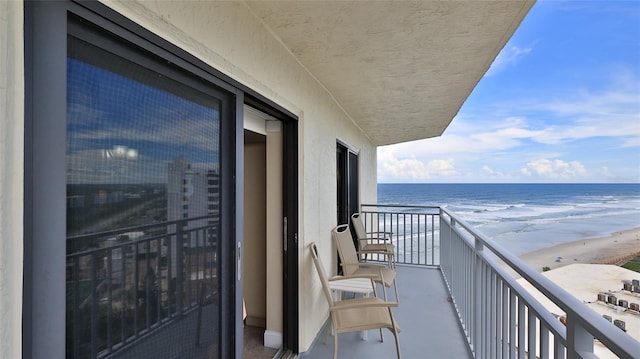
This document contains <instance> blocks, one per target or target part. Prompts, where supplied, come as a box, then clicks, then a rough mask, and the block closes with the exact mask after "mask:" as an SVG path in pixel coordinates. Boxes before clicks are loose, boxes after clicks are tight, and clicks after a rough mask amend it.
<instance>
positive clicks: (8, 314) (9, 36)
mask: <svg viewBox="0 0 640 359" xmlns="http://www.w3.org/2000/svg"><path fill="white" fill-rule="evenodd" d="M22 14H23V4H22V2H19V1H0V358H20V357H21V355H22V260H23V241H22V237H23V230H22V226H23V208H24V207H23V198H24V195H23V193H24V192H23V179H24V177H23V172H24V151H23V149H24V121H23V118H24V65H23V64H24V58H23V53H24V50H23V40H24V39H23V15H22Z"/></svg>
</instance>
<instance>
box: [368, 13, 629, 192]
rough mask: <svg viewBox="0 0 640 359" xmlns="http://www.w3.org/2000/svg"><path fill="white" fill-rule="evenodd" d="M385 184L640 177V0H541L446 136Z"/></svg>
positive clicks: (401, 153) (383, 155) (391, 163)
mask: <svg viewBox="0 0 640 359" xmlns="http://www.w3.org/2000/svg"><path fill="white" fill-rule="evenodd" d="M378 182H379V183H394V182H395V183H403V182H424V183H455V182H461V183H484V182H494V183H521V182H530V183H546V182H552V183H564V182H568V183H582V182H585V183H586V182H595V183H611V182H633V183H636V182H640V1H587V2H577V1H538V3H536V4H535V5H534V6H533V8H532V9H531V11H530V12H529V14H528V15H527V17H526V18H525V19H524V21H523V22H522V24H521V25H520V27H519V28H518V29H517V30H516V33H515V34H514V35H513V37H512V38H511V40H510V41H509V42H508V43H507V45H506V46H505V47H504V49H503V50H502V51H501V53H500V54H499V55H498V57H497V58H496V60H495V61H494V63H493V65H492V66H491V68H490V69H489V71H488V72H487V73H486V74H485V76H484V78H483V79H482V80H481V81H480V83H479V84H478V85H477V86H476V88H475V90H474V91H473V92H472V94H471V95H470V96H469V98H468V99H467V101H466V102H465V104H464V105H463V107H462V108H461V109H460V111H459V112H458V114H457V116H456V117H455V118H454V119H453V121H452V123H451V124H450V125H449V127H448V128H447V129H446V131H445V133H444V134H443V135H442V136H441V137H437V138H431V139H426V140H421V141H414V142H407V143H402V144H397V145H392V146H384V147H379V148H378Z"/></svg>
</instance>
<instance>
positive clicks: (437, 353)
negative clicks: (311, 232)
mask: <svg viewBox="0 0 640 359" xmlns="http://www.w3.org/2000/svg"><path fill="white" fill-rule="evenodd" d="M362 213H363V220H364V221H365V223H366V225H367V229H368V231H376V230H378V231H380V232H383V231H384V232H394V242H395V245H396V251H397V252H396V258H397V261H398V263H399V264H398V286H399V291H400V294H399V295H400V305H399V307H398V308H396V309H395V310H394V315H395V316H396V320H397V321H398V323H399V325H400V327H401V329H402V332H401V333H400V345H401V351H402V355H403V356H404V357H407V358H414V357H425V353H428V354H429V357H434V358H445V357H446V358H466V357H475V358H492V359H493V358H525V357H527V358H604V357H607V358H608V357H620V358H634V357H637V355H638V353H640V342H638V341H636V340H635V339H633V338H632V337H631V336H629V335H627V334H625V333H624V332H623V331H621V330H620V329H619V328H617V327H615V326H614V325H611V323H609V322H608V321H607V320H606V319H604V318H602V317H601V316H600V315H598V314H597V313H596V312H594V311H593V310H591V309H590V308H588V307H587V306H586V305H584V304H583V303H582V302H580V301H579V300H577V299H576V298H575V297H573V296H572V295H570V294H569V293H567V292H566V291H564V290H563V289H561V288H560V287H558V286H557V285H556V284H554V283H553V282H551V281H550V280H549V279H547V278H546V277H545V276H543V275H541V274H540V273H538V272H536V271H534V270H533V269H532V268H530V267H529V266H527V265H526V264H524V263H523V262H522V261H521V260H520V259H518V258H517V257H515V256H514V255H513V254H511V253H509V252H508V251H506V250H504V249H503V248H502V247H501V246H500V245H498V244H497V243H495V242H494V241H492V240H491V239H489V238H487V237H486V236H484V235H482V234H481V233H478V232H476V231H474V229H473V228H471V227H470V226H469V225H468V224H466V223H465V222H464V220H462V219H461V218H459V217H457V216H456V215H455V214H453V213H450V212H449V211H447V210H446V209H443V208H438V207H407V206H390V205H389V206H388V205H363V206H362ZM374 259H375V258H374ZM514 273H515V274H514ZM516 277H522V278H524V279H526V280H527V281H528V282H529V283H530V284H531V285H532V286H533V287H535V288H536V289H538V290H539V291H540V292H541V293H543V294H544V296H546V298H547V299H549V300H550V301H551V302H553V303H555V304H556V305H557V306H558V307H560V308H561V309H562V310H563V311H564V312H565V313H566V319H564V318H563V320H562V322H561V320H560V319H559V318H558V317H556V316H554V315H553V314H552V313H550V312H549V311H548V310H546V309H545V308H544V307H543V305H542V304H540V302H538V301H537V300H536V299H534V297H533V296H532V295H531V294H530V293H529V292H528V291H527V290H525V289H524V288H523V287H522V286H521V285H520V284H519V283H518V281H516ZM637 314H640V313H637ZM318 338H319V339H317V342H316V343H314V345H313V346H312V349H311V350H310V351H309V352H307V353H303V354H301V356H300V357H301V358H329V357H331V353H332V349H333V346H332V344H331V342H329V344H327V345H325V344H324V343H323V339H324V333H322V335H319V336H318ZM360 338H361V337H360V335H359V334H358V333H349V334H342V335H341V336H340V338H339V350H340V355H341V357H350V358H370V357H389V358H391V357H395V346H394V342H393V338H392V336H391V335H390V334H388V335H387V340H385V341H384V342H383V343H381V342H380V340H379V335H378V334H377V332H376V331H370V334H369V336H368V338H369V339H368V341H366V342H365V341H362V340H361V339H360Z"/></svg>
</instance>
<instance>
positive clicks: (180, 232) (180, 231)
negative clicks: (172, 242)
mask: <svg viewBox="0 0 640 359" xmlns="http://www.w3.org/2000/svg"><path fill="white" fill-rule="evenodd" d="M184 226H185V221H180V222H178V223H176V313H177V315H178V316H181V315H182V289H183V286H182V284H183V283H182V281H183V279H184V278H183V277H184V275H183V268H182V267H183V263H182V250H183V248H182V242H183V241H184V238H183V236H184Z"/></svg>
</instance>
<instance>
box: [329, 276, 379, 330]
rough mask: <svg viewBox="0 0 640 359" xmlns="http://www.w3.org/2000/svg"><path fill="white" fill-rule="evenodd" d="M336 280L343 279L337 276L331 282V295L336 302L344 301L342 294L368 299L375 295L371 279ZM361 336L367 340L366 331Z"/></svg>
mask: <svg viewBox="0 0 640 359" xmlns="http://www.w3.org/2000/svg"><path fill="white" fill-rule="evenodd" d="M336 278H341V277H340V276H335V277H332V278H331V279H330V280H329V288H330V289H331V293H332V294H333V300H334V301H338V300H340V299H342V292H349V293H358V294H362V295H363V296H365V297H368V296H369V295H370V294H371V293H373V286H372V284H371V279H368V278H349V279H343V280H334V279H336ZM361 335H362V340H367V331H366V330H363V331H362V332H361Z"/></svg>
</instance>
